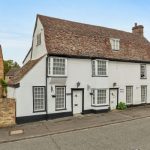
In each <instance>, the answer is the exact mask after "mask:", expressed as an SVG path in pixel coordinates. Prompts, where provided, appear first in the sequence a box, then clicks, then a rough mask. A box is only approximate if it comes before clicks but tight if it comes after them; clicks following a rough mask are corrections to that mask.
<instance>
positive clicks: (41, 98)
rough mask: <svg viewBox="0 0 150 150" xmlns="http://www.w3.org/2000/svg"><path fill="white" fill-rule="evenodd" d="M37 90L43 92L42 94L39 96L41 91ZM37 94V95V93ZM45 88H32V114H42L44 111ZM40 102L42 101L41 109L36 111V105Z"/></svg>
mask: <svg viewBox="0 0 150 150" xmlns="http://www.w3.org/2000/svg"><path fill="white" fill-rule="evenodd" d="M39 89H42V90H43V94H42V95H41V91H40V92H39ZM38 92H39V93H38ZM45 94H46V93H45V86H33V112H43V111H45V109H46V108H45V107H46V103H45ZM40 101H43V108H42V109H38V106H36V105H37V104H39V105H40V104H41V102H40Z"/></svg>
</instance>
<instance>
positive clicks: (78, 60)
mask: <svg viewBox="0 0 150 150" xmlns="http://www.w3.org/2000/svg"><path fill="white" fill-rule="evenodd" d="M143 29H144V27H143V26H142V25H137V24H135V26H134V27H133V28H132V33H129V32H125V31H120V30H116V29H111V28H105V27H100V26H94V25H88V24H83V23H77V22H72V21H67V20H61V19H56V18H51V17H46V16H42V15H37V19H36V24H35V29H34V33H33V43H32V47H31V49H30V51H29V52H28V54H27V56H26V57H25V59H24V61H23V64H24V65H23V67H22V68H21V69H20V70H19V71H18V73H17V74H16V75H15V77H14V78H13V79H12V81H11V84H10V85H9V86H10V87H9V88H8V97H10V98H15V99H16V117H17V118H16V120H17V122H18V123H21V122H29V121H36V120H42V119H46V118H47V119H53V118H57V117H64V116H69V115H74V114H78V113H83V114H85V113H90V112H101V111H105V110H113V109H116V106H117V104H118V103H119V102H124V103H126V104H127V105H139V104H147V103H150V42H149V41H148V40H147V39H146V38H145V37H144V31H143Z"/></svg>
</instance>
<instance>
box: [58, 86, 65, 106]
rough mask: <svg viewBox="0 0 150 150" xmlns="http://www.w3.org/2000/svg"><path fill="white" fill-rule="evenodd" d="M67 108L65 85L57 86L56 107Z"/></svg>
mask: <svg viewBox="0 0 150 150" xmlns="http://www.w3.org/2000/svg"><path fill="white" fill-rule="evenodd" d="M64 108H65V87H56V109H64Z"/></svg>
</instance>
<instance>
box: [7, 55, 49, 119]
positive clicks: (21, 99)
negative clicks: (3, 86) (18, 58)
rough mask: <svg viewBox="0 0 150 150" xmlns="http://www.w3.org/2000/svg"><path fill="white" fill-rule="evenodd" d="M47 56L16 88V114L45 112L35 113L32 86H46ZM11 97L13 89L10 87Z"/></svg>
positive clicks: (28, 114) (24, 114)
mask: <svg viewBox="0 0 150 150" xmlns="http://www.w3.org/2000/svg"><path fill="white" fill-rule="evenodd" d="M45 66H46V56H45V57H43V58H42V60H40V62H38V64H36V65H35V66H34V67H33V69H32V70H30V71H29V72H28V73H27V74H26V75H25V76H24V77H23V79H22V80H21V81H20V87H19V88H16V89H15V93H16V94H15V99H16V108H17V110H16V116H17V117H21V116H30V115H39V114H44V113H45V112H44V113H43V112H39V113H33V93H32V86H45V82H46V81H45V76H46V69H45ZM8 93H9V97H11V93H12V89H10V88H9V89H8Z"/></svg>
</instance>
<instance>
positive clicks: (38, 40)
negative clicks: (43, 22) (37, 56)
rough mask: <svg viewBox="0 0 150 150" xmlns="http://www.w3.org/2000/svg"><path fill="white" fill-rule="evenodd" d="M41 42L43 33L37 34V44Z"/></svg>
mask: <svg viewBox="0 0 150 150" xmlns="http://www.w3.org/2000/svg"><path fill="white" fill-rule="evenodd" d="M40 44H41V33H39V34H38V35H37V45H40Z"/></svg>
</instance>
